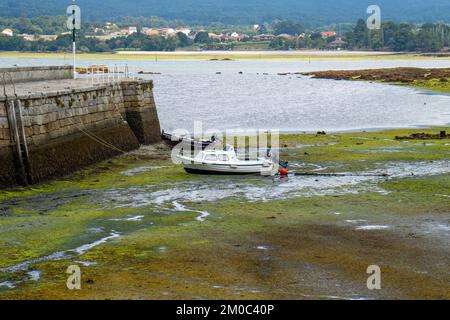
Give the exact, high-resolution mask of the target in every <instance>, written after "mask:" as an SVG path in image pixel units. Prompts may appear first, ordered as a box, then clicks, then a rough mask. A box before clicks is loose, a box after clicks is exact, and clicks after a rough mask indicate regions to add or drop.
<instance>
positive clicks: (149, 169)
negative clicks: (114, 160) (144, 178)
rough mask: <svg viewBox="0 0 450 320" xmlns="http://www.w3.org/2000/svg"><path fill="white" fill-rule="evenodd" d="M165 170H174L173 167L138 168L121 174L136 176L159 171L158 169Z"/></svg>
mask: <svg viewBox="0 0 450 320" xmlns="http://www.w3.org/2000/svg"><path fill="white" fill-rule="evenodd" d="M164 168H173V166H153V167H145V166H144V167H137V168H133V169H129V170H125V171H122V172H121V173H120V174H123V175H126V176H134V175H136V174H138V173H142V172H147V171H153V170H158V169H164Z"/></svg>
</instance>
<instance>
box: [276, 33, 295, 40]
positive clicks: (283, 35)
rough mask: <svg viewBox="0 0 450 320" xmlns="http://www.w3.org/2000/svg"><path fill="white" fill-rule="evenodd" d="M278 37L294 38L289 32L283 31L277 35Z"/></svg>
mask: <svg viewBox="0 0 450 320" xmlns="http://www.w3.org/2000/svg"><path fill="white" fill-rule="evenodd" d="M277 38H283V39H290V38H292V36H291V35H290V34H287V33H282V34H279V35H277Z"/></svg>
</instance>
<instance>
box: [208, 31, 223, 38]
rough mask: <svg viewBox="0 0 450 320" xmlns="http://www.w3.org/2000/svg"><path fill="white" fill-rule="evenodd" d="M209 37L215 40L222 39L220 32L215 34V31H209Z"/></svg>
mask: <svg viewBox="0 0 450 320" xmlns="http://www.w3.org/2000/svg"><path fill="white" fill-rule="evenodd" d="M208 37H210V38H211V39H213V40H222V38H221V35H220V34H215V33H212V32H209V33H208Z"/></svg>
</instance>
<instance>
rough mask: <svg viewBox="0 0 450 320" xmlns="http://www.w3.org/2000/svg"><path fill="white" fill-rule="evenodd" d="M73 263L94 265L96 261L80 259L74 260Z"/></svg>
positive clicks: (87, 265)
mask: <svg viewBox="0 0 450 320" xmlns="http://www.w3.org/2000/svg"><path fill="white" fill-rule="evenodd" d="M74 263H76V264H79V265H82V266H83V267H90V266H95V265H96V264H97V262H94V261H81V260H76V261H74Z"/></svg>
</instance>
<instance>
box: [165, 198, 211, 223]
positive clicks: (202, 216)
mask: <svg viewBox="0 0 450 320" xmlns="http://www.w3.org/2000/svg"><path fill="white" fill-rule="evenodd" d="M172 204H173V206H174V209H175V211H179V212H180V211H188V212H195V213H198V214H199V215H198V216H197V217H195V220H197V221H201V222H203V221H205V220H206V217H208V216H210V215H211V214H210V213H209V212H207V211H200V210H193V209H189V208H187V207H185V206H184V205H182V204H181V203H179V202H177V201H173V202H172Z"/></svg>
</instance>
